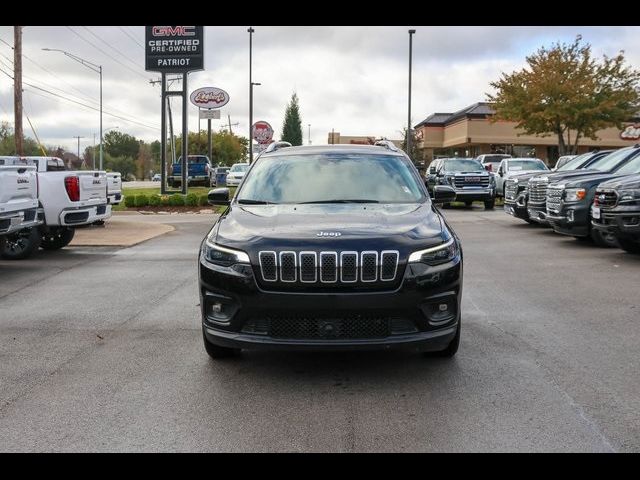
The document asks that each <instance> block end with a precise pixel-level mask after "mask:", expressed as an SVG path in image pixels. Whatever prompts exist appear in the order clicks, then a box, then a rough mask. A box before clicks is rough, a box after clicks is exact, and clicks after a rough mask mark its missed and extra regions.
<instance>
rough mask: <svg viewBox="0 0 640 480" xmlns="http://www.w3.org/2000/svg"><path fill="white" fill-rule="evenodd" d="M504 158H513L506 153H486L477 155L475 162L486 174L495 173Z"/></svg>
mask: <svg viewBox="0 0 640 480" xmlns="http://www.w3.org/2000/svg"><path fill="white" fill-rule="evenodd" d="M505 158H513V156H512V155H508V154H506V153H487V154H483V155H478V156H477V157H476V160H478V161H479V162H480V163H481V164H482V166H483V167H484V169H485V170H487V171H488V172H493V173H496V172H497V171H498V167H500V162H502V160H504V159H505Z"/></svg>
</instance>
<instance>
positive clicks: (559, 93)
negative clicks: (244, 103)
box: [487, 36, 640, 155]
mask: <svg viewBox="0 0 640 480" xmlns="http://www.w3.org/2000/svg"><path fill="white" fill-rule="evenodd" d="M581 42H582V37H580V36H578V37H576V40H575V41H574V42H573V43H572V44H565V43H563V44H560V43H556V44H553V45H552V46H551V48H549V49H547V48H545V47H542V48H540V49H538V51H537V52H536V53H534V54H533V55H531V56H529V57H527V58H526V61H527V64H528V65H527V67H525V68H523V69H522V70H519V71H515V72H513V73H511V74H506V73H503V74H502V77H501V78H500V79H499V80H498V81H496V82H491V83H490V85H491V86H492V87H493V88H495V90H496V93H495V94H494V95H491V94H487V98H488V100H489V101H490V102H493V103H494V108H495V110H496V114H495V115H494V117H493V118H492V121H497V120H508V121H514V122H517V127H518V128H522V129H523V130H524V133H525V134H534V135H540V136H549V135H557V136H558V150H559V153H560V155H565V154H567V153H575V152H576V150H577V147H578V143H579V141H580V139H581V138H584V137H587V138H591V139H593V140H597V139H598V137H597V135H596V132H597V131H598V130H600V129H603V128H607V127H613V126H616V127H618V128H622V124H623V122H625V121H628V120H629V119H630V118H632V117H633V116H635V114H636V112H637V110H638V106H639V103H640V102H639V100H640V97H639V92H638V88H637V85H638V80H639V79H640V72H638V71H636V70H632V69H630V68H629V67H626V66H625V58H624V52H619V53H618V55H616V56H615V57H612V58H610V57H607V56H606V55H605V56H603V58H602V60H601V61H597V60H596V59H594V58H593V56H592V53H591V45H589V44H585V45H583V44H582V43H581Z"/></svg>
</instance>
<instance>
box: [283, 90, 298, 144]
mask: <svg viewBox="0 0 640 480" xmlns="http://www.w3.org/2000/svg"><path fill="white" fill-rule="evenodd" d="M281 140H282V141H283V142H289V143H290V144H291V145H294V146H295V145H302V120H300V106H299V105H298V95H297V94H296V93H294V94H293V95H291V101H290V102H289V104H288V105H287V110H286V111H285V114H284V124H283V125H282V137H281Z"/></svg>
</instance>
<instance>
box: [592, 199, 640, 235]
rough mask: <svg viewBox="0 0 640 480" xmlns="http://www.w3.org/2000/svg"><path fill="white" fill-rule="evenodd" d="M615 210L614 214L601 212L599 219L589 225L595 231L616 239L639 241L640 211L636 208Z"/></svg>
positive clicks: (593, 220)
mask: <svg viewBox="0 0 640 480" xmlns="http://www.w3.org/2000/svg"><path fill="white" fill-rule="evenodd" d="M635 208H636V209H634V208H629V207H626V208H624V207H622V208H617V209H616V210H620V211H616V212H605V211H601V213H600V218H599V219H592V220H591V225H592V227H593V228H595V229H596V230H599V231H601V232H604V233H610V234H612V235H614V236H616V237H624V238H629V239H631V240H638V239H640V211H638V210H637V207H635Z"/></svg>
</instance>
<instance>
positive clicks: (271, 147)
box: [264, 142, 293, 153]
mask: <svg viewBox="0 0 640 480" xmlns="http://www.w3.org/2000/svg"><path fill="white" fill-rule="evenodd" d="M292 146H293V145H291V144H290V143H289V142H273V143H271V144H269V146H268V147H267V149H266V150H265V151H264V153H269V152H275V151H276V150H280V149H281V148H287V147H292Z"/></svg>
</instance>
